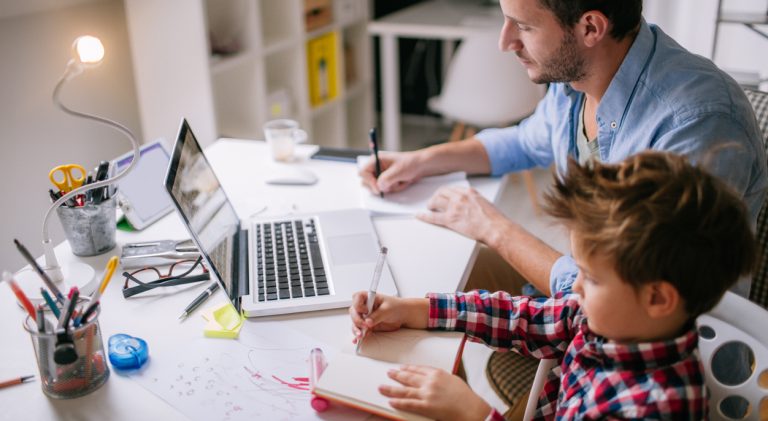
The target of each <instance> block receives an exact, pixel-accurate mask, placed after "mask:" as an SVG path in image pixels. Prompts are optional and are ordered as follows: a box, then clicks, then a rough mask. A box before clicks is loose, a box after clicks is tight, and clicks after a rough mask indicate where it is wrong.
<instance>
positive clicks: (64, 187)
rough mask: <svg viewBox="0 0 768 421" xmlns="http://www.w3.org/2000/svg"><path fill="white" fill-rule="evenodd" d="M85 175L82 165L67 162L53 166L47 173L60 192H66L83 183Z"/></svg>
mask: <svg viewBox="0 0 768 421" xmlns="http://www.w3.org/2000/svg"><path fill="white" fill-rule="evenodd" d="M85 175H86V173H85V168H83V166H82V165H77V164H68V165H59V166H58V167H54V168H53V169H52V170H51V172H50V173H48V178H49V179H51V183H53V185H54V186H56V187H57V188H58V189H59V190H60V191H61V194H67V193H69V192H71V191H72V190H74V189H76V188H78V187H80V186H82V185H83V183H84V182H85Z"/></svg>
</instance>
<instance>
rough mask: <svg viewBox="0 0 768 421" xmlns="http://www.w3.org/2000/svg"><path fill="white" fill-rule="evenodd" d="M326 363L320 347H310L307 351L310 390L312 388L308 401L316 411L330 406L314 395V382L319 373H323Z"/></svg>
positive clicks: (324, 400)
mask: <svg viewBox="0 0 768 421" xmlns="http://www.w3.org/2000/svg"><path fill="white" fill-rule="evenodd" d="M327 365H328V364H327V363H326V362H325V356H323V350H322V349H320V348H314V349H312V351H311V352H310V353H309V387H310V390H312V401H310V405H312V409H314V410H315V411H317V412H323V411H325V410H326V409H328V408H329V407H330V406H331V404H330V402H328V400H326V399H323V398H321V397H318V396H315V393H314V390H315V384H317V380H318V379H319V378H320V375H321V374H323V371H324V370H325V367H326V366H327Z"/></svg>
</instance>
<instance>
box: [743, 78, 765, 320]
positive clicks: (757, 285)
mask: <svg viewBox="0 0 768 421" xmlns="http://www.w3.org/2000/svg"><path fill="white" fill-rule="evenodd" d="M744 93H745V94H746V95H747V99H749V102H750V103H751V104H752V108H753V109H754V110H755V117H756V118H757V125H758V126H759V127H760V131H761V133H762V135H763V146H765V147H766V153H767V154H768V92H760V91H753V90H750V89H746V90H744ZM756 236H757V242H758V244H759V251H758V253H759V255H758V265H757V270H756V271H755V275H754V277H753V278H752V287H751V289H750V292H749V299H750V300H752V301H753V302H755V303H757V304H759V305H760V306H762V307H763V308H766V309H768V196H766V199H765V202H763V207H762V208H761V209H760V213H759V214H758V216H757V227H756Z"/></svg>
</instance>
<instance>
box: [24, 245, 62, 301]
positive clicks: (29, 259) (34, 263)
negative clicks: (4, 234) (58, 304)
mask: <svg viewBox="0 0 768 421" xmlns="http://www.w3.org/2000/svg"><path fill="white" fill-rule="evenodd" d="M13 242H14V244H16V248H17V249H19V253H21V255H22V256H23V257H24V259H25V260H26V261H27V263H29V265H30V266H32V268H33V269H34V270H35V272H37V273H38V274H39V275H40V277H41V278H42V279H43V283H45V286H47V287H48V289H50V290H51V292H52V293H53V295H54V296H56V299H57V300H59V301H64V296H63V295H61V291H59V289H58V288H56V285H54V283H53V281H51V278H49V277H48V274H47V273H45V271H44V270H43V268H41V267H40V265H38V264H37V261H36V260H35V258H34V257H32V254H30V253H29V250H27V248H26V247H24V245H23V244H21V242H19V240H17V239H15V238H14V239H13Z"/></svg>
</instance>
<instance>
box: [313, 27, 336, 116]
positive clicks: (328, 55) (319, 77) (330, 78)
mask: <svg viewBox="0 0 768 421" xmlns="http://www.w3.org/2000/svg"><path fill="white" fill-rule="evenodd" d="M336 40H337V35H336V32H329V33H327V34H325V35H321V36H319V37H317V38H314V39H311V40H309V41H308V42H307V66H308V67H309V68H308V69H307V70H308V71H307V75H308V77H309V102H310V104H312V106H313V107H316V106H318V105H321V104H324V103H326V102H328V101H330V100H332V99H333V98H336V96H337V95H338V71H337V69H338V66H337V63H338V53H337V51H336V44H337V41H336Z"/></svg>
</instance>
